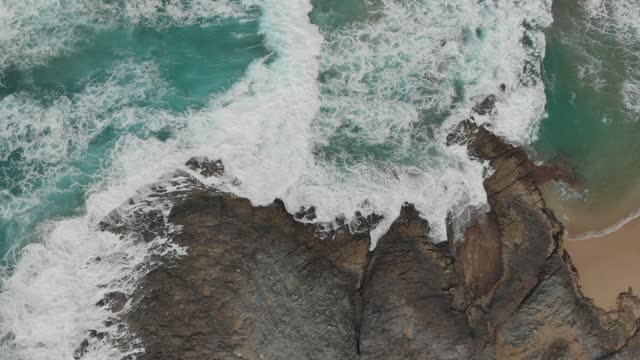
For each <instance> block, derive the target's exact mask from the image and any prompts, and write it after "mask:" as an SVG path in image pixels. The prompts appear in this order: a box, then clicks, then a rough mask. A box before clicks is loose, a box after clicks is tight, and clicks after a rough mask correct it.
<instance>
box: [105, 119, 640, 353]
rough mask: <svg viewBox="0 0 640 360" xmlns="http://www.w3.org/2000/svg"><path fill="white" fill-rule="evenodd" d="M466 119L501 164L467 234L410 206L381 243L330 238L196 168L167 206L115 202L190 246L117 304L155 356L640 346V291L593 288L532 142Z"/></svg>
mask: <svg viewBox="0 0 640 360" xmlns="http://www.w3.org/2000/svg"><path fill="white" fill-rule="evenodd" d="M458 130H459V131H457V132H456V136H451V137H450V139H449V141H450V142H456V143H464V144H466V145H467V147H468V149H469V152H470V154H471V155H472V156H474V157H477V158H478V159H481V160H485V161H489V162H490V165H491V167H492V168H493V169H494V171H493V173H492V174H491V175H490V176H489V177H488V178H487V180H486V181H485V189H486V191H487V195H488V200H489V205H490V207H491V210H490V212H488V213H487V214H485V215H483V216H482V217H478V218H476V219H475V220H474V221H473V222H472V223H471V224H470V226H469V227H468V228H467V230H466V232H465V240H464V241H463V242H461V243H458V244H454V243H453V242H452V241H450V242H449V243H446V242H445V243H441V244H434V243H433V242H432V241H430V239H429V238H428V224H427V223H426V222H425V221H424V220H422V219H421V218H420V217H419V216H418V213H417V211H416V210H415V209H414V208H413V206H412V205H409V204H407V205H405V206H404V207H403V209H402V212H401V215H400V216H399V218H398V219H397V220H396V221H395V222H394V224H393V226H392V227H391V229H390V231H389V232H388V233H387V234H386V235H385V236H383V237H382V238H381V239H380V241H379V243H378V246H377V248H376V249H375V250H374V251H373V252H369V251H368V242H367V240H366V238H367V237H366V234H359V235H352V234H350V233H348V232H344V231H342V232H334V233H332V234H329V235H330V236H328V237H327V236H319V235H318V234H317V233H316V231H315V227H314V226H313V225H308V224H307V225H304V224H301V223H299V222H296V221H295V220H294V217H293V216H291V215H289V214H288V213H287V212H286V210H285V208H284V205H283V204H282V203H281V202H280V201H276V202H274V203H273V204H271V205H269V206H252V205H251V203H250V202H249V201H248V200H246V199H241V198H237V197H234V196H232V195H230V194H226V193H221V192H218V191H216V190H215V189H210V188H205V187H204V186H203V185H201V184H199V183H198V182H197V181H195V180H193V179H189V180H188V181H186V182H183V183H186V184H188V186H186V187H183V188H181V189H182V190H180V191H179V192H168V191H166V190H163V189H164V188H163V187H162V186H157V187H156V190H155V191H154V192H153V193H152V195H150V197H151V198H154V201H158V199H165V200H167V201H165V202H163V203H167V202H168V203H171V204H172V205H171V206H170V207H169V209H170V211H169V215H168V216H167V215H166V212H162V211H159V212H158V211H156V212H155V213H154V212H153V211H150V210H147V211H144V210H143V209H144V207H139V206H137V205H136V204H140V200H136V201H132V202H131V203H130V204H127V205H125V206H124V207H123V209H120V210H119V211H117V212H114V214H113V215H112V216H110V217H109V218H108V219H106V220H105V223H104V224H103V229H104V230H105V231H107V230H108V231H113V232H116V233H120V234H129V235H132V236H133V237H134V238H137V239H140V241H149V239H151V238H153V237H154V236H160V235H162V234H164V235H165V236H166V235H167V234H170V235H171V236H172V238H173V242H174V243H176V244H179V245H181V246H183V247H185V248H186V249H187V254H186V255H184V256H182V257H177V258H171V259H168V260H164V262H162V263H161V264H160V265H159V266H157V267H156V268H155V269H153V270H151V271H150V272H149V273H148V275H147V276H145V278H144V279H143V281H142V283H141V284H140V285H139V286H138V288H137V289H136V290H135V292H134V293H133V294H127V297H128V299H129V300H128V301H129V304H130V306H129V307H128V308H127V309H128V310H126V311H122V312H119V313H117V316H119V317H120V319H121V321H124V322H125V323H126V324H127V325H128V327H129V329H130V330H131V331H132V332H133V333H134V334H135V335H136V336H137V337H138V338H139V339H140V340H141V341H142V343H143V345H144V347H145V350H146V352H145V353H144V355H141V358H144V359H332V360H333V359H606V358H611V359H635V358H638V357H640V338H639V336H638V335H637V332H636V331H637V320H636V319H637V317H638V315H640V301H638V299H637V298H636V297H634V296H633V295H632V294H623V295H621V297H620V301H619V303H620V304H619V309H618V310H617V311H613V312H609V313H605V312H604V311H602V310H600V309H598V308H596V307H595V306H593V305H592V304H591V303H590V301H589V300H588V299H586V298H585V297H584V296H583V295H582V293H581V292H580V289H579V288H578V286H577V285H576V284H577V282H576V277H577V274H576V273H575V269H574V268H573V267H572V265H571V261H570V258H569V256H568V254H566V253H562V252H561V250H560V249H561V246H560V245H561V242H562V237H563V227H562V224H561V223H560V222H559V221H558V220H556V218H555V217H554V216H553V214H552V212H551V211H549V210H548V209H546V208H545V204H544V201H543V199H542V197H541V195H540V192H539V190H538V187H537V185H536V176H535V173H536V167H535V165H534V164H533V163H532V162H531V161H530V160H529V159H528V157H527V155H526V153H525V152H524V151H523V150H522V149H520V148H517V147H514V146H511V145H509V144H507V143H505V142H504V141H502V140H501V139H500V138H499V137H497V136H495V135H493V134H492V133H491V132H489V131H488V130H487V129H485V128H482V127H477V126H476V125H474V124H473V123H471V122H465V123H463V124H462V125H461V127H460V129H458ZM180 176H182V177H186V175H185V174H180ZM174 187H175V186H174ZM307 213H310V212H309V211H307V212H305V213H304V214H302V215H301V216H299V217H300V218H303V217H304V215H306V214H307ZM163 214H164V215H163ZM371 222H373V220H372V221H371ZM167 227H172V229H174V230H175V229H179V230H178V231H173V232H169V231H167V230H163V229H165V228H167Z"/></svg>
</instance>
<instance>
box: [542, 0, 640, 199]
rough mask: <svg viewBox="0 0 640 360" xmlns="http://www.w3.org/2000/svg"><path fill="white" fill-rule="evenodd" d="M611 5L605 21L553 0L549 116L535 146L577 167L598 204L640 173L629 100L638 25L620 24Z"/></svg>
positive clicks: (637, 131) (639, 130)
mask: <svg viewBox="0 0 640 360" xmlns="http://www.w3.org/2000/svg"><path fill="white" fill-rule="evenodd" d="M620 3H621V4H624V2H620ZM606 4H609V3H606ZM608 9H609V11H608V12H606V11H605V12H604V13H606V14H608V15H607V17H605V18H604V19H602V20H600V19H598V18H596V17H594V16H589V13H588V12H587V11H586V10H585V9H584V8H581V7H579V6H578V5H576V4H574V3H573V2H571V1H555V2H554V9H553V12H554V18H555V19H556V20H555V23H554V25H553V26H552V27H550V28H549V29H548V30H547V41H548V43H547V56H546V57H545V59H544V81H545V85H546V87H545V88H546V97H547V106H546V109H547V113H548V117H547V118H546V119H545V120H544V121H543V122H542V124H541V128H540V132H539V134H538V136H539V138H538V141H537V142H536V143H535V149H536V151H537V152H538V153H539V155H540V156H541V158H542V159H546V160H561V161H564V162H568V163H569V164H570V165H571V166H573V167H575V169H576V171H577V173H578V175H579V176H580V177H581V178H582V179H583V180H584V181H585V185H586V187H587V188H588V190H589V196H588V197H587V198H586V199H585V201H586V202H585V205H586V206H588V207H591V208H594V209H597V208H598V207H600V206H603V205H607V204H611V203H615V202H616V201H618V200H620V199H622V198H623V197H624V196H626V194H628V192H629V190H630V189H631V188H632V187H635V186H637V179H638V176H639V175H640V142H638V139H639V138H640V137H639V136H640V122H639V121H638V119H640V118H639V115H640V114H639V113H638V112H637V109H634V108H633V107H632V106H629V102H628V99H626V98H625V84H634V83H635V82H637V78H636V77H635V74H634V71H637V69H638V66H639V65H640V42H639V41H638V40H637V39H638V38H637V35H638V32H637V28H636V29H634V28H632V27H628V26H625V27H619V26H616V24H617V23H618V22H620V21H621V20H620V19H617V18H615V15H616V13H615V12H614V11H613V10H612V9H611V8H608ZM635 9H638V6H637V5H636V6H635ZM636 11H637V10H636ZM618 15H620V14H618ZM626 15H629V16H632V13H628V14H626ZM634 34H635V35H634ZM630 37H635V40H633V41H631V42H628V41H627V39H628V38H630ZM631 105H633V104H631Z"/></svg>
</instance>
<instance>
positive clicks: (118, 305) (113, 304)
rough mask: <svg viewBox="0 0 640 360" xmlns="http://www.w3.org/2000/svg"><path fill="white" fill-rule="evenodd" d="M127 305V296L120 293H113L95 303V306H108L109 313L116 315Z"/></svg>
mask: <svg viewBox="0 0 640 360" xmlns="http://www.w3.org/2000/svg"><path fill="white" fill-rule="evenodd" d="M126 303H127V295H125V294H124V293H122V292H120V291H114V292H110V293H108V294H106V295H105V296H104V298H103V299H102V300H100V301H98V302H97V303H96V306H98V307H103V306H107V305H108V306H109V308H110V309H111V312H113V313H117V312H120V311H121V310H122V309H124V306H125V304H126Z"/></svg>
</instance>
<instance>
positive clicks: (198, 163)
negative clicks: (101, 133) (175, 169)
mask: <svg viewBox="0 0 640 360" xmlns="http://www.w3.org/2000/svg"><path fill="white" fill-rule="evenodd" d="M185 165H187V166H188V167H189V169H191V170H193V171H197V172H199V173H200V175H202V176H204V177H211V176H216V177H220V176H222V175H224V165H223V164H222V160H220V159H218V160H209V158H207V157H206V156H205V157H192V158H191V159H189V160H188V161H187V163H186V164H185Z"/></svg>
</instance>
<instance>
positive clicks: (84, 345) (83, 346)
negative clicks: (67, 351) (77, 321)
mask: <svg viewBox="0 0 640 360" xmlns="http://www.w3.org/2000/svg"><path fill="white" fill-rule="evenodd" d="M88 348H89V340H87V339H84V340H82V342H81V343H80V345H78V347H77V348H76V349H75V350H74V351H73V358H74V359H75V360H79V359H82V357H83V356H84V355H85V354H86V353H87V350H88Z"/></svg>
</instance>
